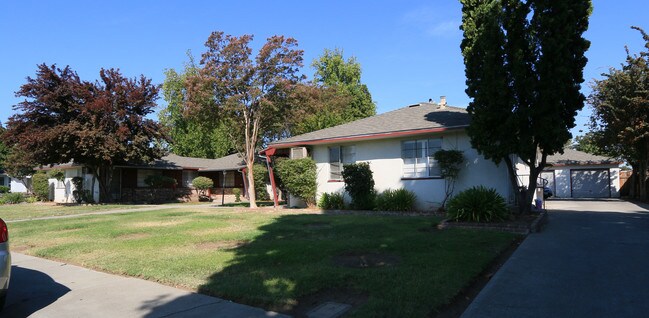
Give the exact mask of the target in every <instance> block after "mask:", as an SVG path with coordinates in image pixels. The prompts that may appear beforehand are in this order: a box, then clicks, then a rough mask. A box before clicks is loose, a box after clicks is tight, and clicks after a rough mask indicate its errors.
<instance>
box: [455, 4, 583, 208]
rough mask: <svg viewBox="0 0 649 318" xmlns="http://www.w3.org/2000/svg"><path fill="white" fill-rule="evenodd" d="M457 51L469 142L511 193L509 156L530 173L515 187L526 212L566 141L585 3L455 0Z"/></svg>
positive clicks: (575, 102)
mask: <svg viewBox="0 0 649 318" xmlns="http://www.w3.org/2000/svg"><path fill="white" fill-rule="evenodd" d="M461 2H462V5H463V7H462V26H461V29H462V30H463V32H464V39H463V40H462V44H461V48H462V54H463V56H464V64H465V73H466V77H467V81H466V83H467V89H466V93H467V95H468V96H469V97H470V98H472V101H471V102H470V104H469V106H468V108H467V110H468V112H469V114H470V115H471V124H470V126H469V128H468V134H469V136H470V137H471V144H472V146H473V147H474V148H476V149H477V150H478V152H480V154H482V155H483V156H484V157H485V158H487V159H491V160H493V161H494V162H495V163H496V164H499V163H500V162H503V161H504V162H505V164H506V165H507V168H508V170H509V176H510V182H511V184H512V186H513V187H514V189H517V190H518V181H517V174H516V169H515V162H514V159H513V156H515V157H517V158H520V160H521V161H522V162H523V163H525V164H526V165H527V166H528V167H529V168H530V177H529V183H528V185H527V187H523V188H522V189H520V191H518V192H519V194H520V197H519V207H520V212H529V210H530V204H529V203H530V202H531V200H532V196H533V191H528V190H527V189H530V190H532V189H534V188H536V181H537V178H538V175H539V173H540V172H541V170H543V168H544V167H545V166H546V159H547V156H548V155H551V154H554V153H557V152H562V151H563V146H564V144H565V143H566V142H567V141H568V140H569V139H570V138H571V134H570V131H569V130H570V129H571V128H573V127H574V126H575V116H576V114H577V111H578V110H580V109H581V108H583V104H584V99H585V98H584V96H583V95H582V94H581V93H580V91H579V90H580V88H581V83H582V82H583V81H584V79H583V68H584V66H585V65H586V61H587V59H586V57H585V56H584V53H585V51H586V50H587V49H588V47H589V46H590V42H589V41H587V40H586V39H584V38H583V36H582V35H583V33H584V32H585V31H586V29H587V28H588V16H589V15H590V12H591V3H590V1H589V0H577V1H552V0H535V1H531V0H530V1H521V0H462V1H461Z"/></svg>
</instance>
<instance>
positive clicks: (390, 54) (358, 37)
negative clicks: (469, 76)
mask: <svg viewBox="0 0 649 318" xmlns="http://www.w3.org/2000/svg"><path fill="white" fill-rule="evenodd" d="M593 2H594V12H593V15H592V17H591V20H590V29H589V31H588V32H587V34H586V37H587V38H588V39H589V40H590V41H591V42H592V44H591V48H590V50H589V52H588V53H587V56H588V58H589V62H588V65H587V66H586V69H585V71H584V75H585V78H586V79H587V81H588V82H589V81H591V80H592V79H593V78H599V75H600V74H601V73H602V72H605V71H606V70H607V69H608V68H609V67H612V66H613V67H617V66H619V65H620V63H621V62H623V61H624V57H625V51H624V46H625V45H628V46H629V48H630V49H631V51H632V52H638V51H639V50H641V49H642V48H643V45H644V44H643V41H642V38H641V36H640V34H639V33H638V32H637V31H634V30H631V29H630V28H629V27H630V26H631V25H637V26H640V27H643V28H645V29H647V30H648V31H649V20H647V19H646V12H649V10H648V9H649V1H646V0H617V1H610V0H595V1H593ZM460 20H461V6H460V4H459V1H454V0H438V1H391V2H388V1H327V2H326V3H325V2H312V1H267V0H266V1H188V0H186V1H101V2H100V1H18V0H5V1H2V2H1V3H0V44H1V45H0V72H1V76H0V122H4V121H6V119H7V118H8V117H9V116H11V114H12V113H13V110H12V105H14V104H16V103H17V102H18V101H19V99H17V98H15V97H14V92H15V91H16V90H18V88H19V87H20V85H22V84H23V83H24V82H25V78H26V77H27V76H33V75H34V72H35V70H36V65H37V64H40V63H43V62H44V63H47V64H52V63H56V64H58V65H60V66H65V65H70V66H71V67H72V68H73V69H74V70H76V71H77V72H78V73H79V75H80V76H81V78H82V79H86V80H94V79H96V78H97V77H98V74H99V69H100V68H102V67H105V68H109V67H115V68H120V69H121V70H122V72H123V73H124V74H126V75H127V76H136V75H139V74H144V75H145V76H147V77H149V78H152V79H153V81H154V82H156V83H162V81H163V80H164V70H165V69H167V68H176V69H180V68H182V65H183V62H184V61H186V55H185V53H186V51H187V50H192V52H193V53H194V55H199V54H200V53H202V51H203V43H204V42H205V40H206V39H207V37H208V35H209V34H210V32H212V31H217V30H218V31H224V32H225V33H226V34H232V35H241V34H253V35H255V43H254V44H255V45H256V46H257V47H259V46H261V45H262V43H263V42H264V40H265V39H266V38H267V37H269V36H271V35H275V34H281V35H286V36H291V37H294V38H296V39H297V40H298V41H299V47H300V48H301V49H303V50H304V57H305V67H304V68H303V69H302V72H303V73H304V74H306V75H307V76H309V77H311V75H312V74H313V70H312V69H311V67H310V63H311V61H312V60H313V59H314V58H316V57H317V56H319V55H320V54H321V53H322V51H323V50H324V49H325V48H330V49H331V48H336V47H337V48H341V49H343V50H344V52H345V55H346V56H349V55H354V56H355V57H356V58H357V59H358V61H359V62H360V63H361V65H362V67H363V82H364V83H366V84H367V85H368V87H369V89H370V92H371V93H372V97H373V99H374V100H375V101H376V103H377V106H378V112H380V113H382V112H386V111H389V110H392V109H395V108H398V107H402V106H405V105H408V104H412V103H416V102H419V101H425V100H428V98H433V99H434V100H439V96H440V95H446V96H447V100H448V102H449V104H451V105H455V106H461V107H465V106H466V105H467V104H468V102H469V98H468V97H467V96H466V94H465V93H464V89H465V83H464V82H465V78H464V65H463V63H462V56H461V53H460V48H459V45H460V41H461V38H462V33H461V32H460V31H459V30H458V26H459V25H460ZM583 91H584V93H586V94H588V92H589V91H590V90H589V88H588V85H587V83H586V84H585V85H584V88H583ZM163 104H164V101H162V100H161V102H160V106H161V107H162V105H163ZM589 113H590V112H589V111H588V106H586V107H585V108H584V111H582V112H581V113H580V114H579V116H578V117H577V121H578V127H576V128H575V129H574V130H573V134H579V130H580V129H584V127H583V126H584V124H585V123H586V122H587V120H588V115H589Z"/></svg>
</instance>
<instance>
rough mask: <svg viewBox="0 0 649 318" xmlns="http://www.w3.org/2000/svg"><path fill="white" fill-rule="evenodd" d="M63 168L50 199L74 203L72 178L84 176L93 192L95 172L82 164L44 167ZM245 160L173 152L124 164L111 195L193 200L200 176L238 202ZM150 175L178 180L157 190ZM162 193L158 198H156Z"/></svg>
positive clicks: (130, 199)
mask: <svg viewBox="0 0 649 318" xmlns="http://www.w3.org/2000/svg"><path fill="white" fill-rule="evenodd" d="M55 168H56V169H62V170H63V171H65V178H64V180H62V181H58V180H56V179H49V182H50V199H51V200H52V201H54V202H58V203H72V202H74V196H73V192H74V190H76V189H74V185H73V183H72V178H74V177H77V176H80V177H83V178H84V181H83V188H84V190H86V191H90V188H92V182H93V175H92V174H90V173H88V171H87V169H86V168H84V167H83V166H82V165H79V164H73V163H71V164H64V165H55V166H53V167H48V168H43V169H42V170H51V169H55ZM244 168H245V165H244V163H243V160H241V158H240V157H239V156H238V155H237V154H234V155H229V156H225V157H223V158H219V159H203V158H191V157H182V156H178V155H174V154H170V155H168V156H165V157H163V158H161V159H160V160H156V161H154V162H153V163H151V164H144V165H120V166H116V167H115V169H114V171H113V178H112V181H111V185H110V194H111V196H112V199H113V201H115V202H150V201H151V200H156V199H157V200H158V201H164V200H165V199H166V198H169V197H176V198H181V199H182V198H185V199H189V198H191V197H192V196H193V197H196V193H195V191H193V187H192V184H191V182H192V180H193V179H194V178H196V177H198V176H205V177H208V178H211V179H212V181H213V182H214V188H212V190H211V193H212V195H213V196H218V197H220V195H221V194H222V193H225V195H226V196H225V200H226V201H234V196H233V195H232V189H234V188H239V189H241V190H242V191H241V193H242V196H243V195H245V194H246V189H247V184H246V180H245V178H244V174H243V172H244V171H245V169H244ZM150 175H164V176H168V177H172V178H174V179H176V182H177V185H176V186H175V187H173V188H169V189H159V190H158V191H153V190H152V189H150V188H149V187H148V186H147V185H146V183H145V182H144V180H145V179H146V178H147V177H148V176H150ZM91 192H92V193H93V198H94V200H95V201H98V200H99V185H98V183H97V182H95V184H94V191H91ZM156 196H158V197H156Z"/></svg>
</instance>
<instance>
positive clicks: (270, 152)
mask: <svg viewBox="0 0 649 318" xmlns="http://www.w3.org/2000/svg"><path fill="white" fill-rule="evenodd" d="M264 154H265V155H266V165H267V166H268V176H269V177H270V186H271V188H272V189H273V203H274V207H275V209H277V207H278V206H279V201H278V199H277V187H276V185H275V174H274V173H273V167H271V165H270V162H271V161H270V156H272V155H274V154H275V148H269V149H267V150H266V151H265V152H264Z"/></svg>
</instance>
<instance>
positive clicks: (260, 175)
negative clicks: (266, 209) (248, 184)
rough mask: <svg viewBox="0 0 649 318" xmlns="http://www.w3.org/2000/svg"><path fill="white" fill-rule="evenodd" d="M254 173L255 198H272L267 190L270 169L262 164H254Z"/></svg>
mask: <svg viewBox="0 0 649 318" xmlns="http://www.w3.org/2000/svg"><path fill="white" fill-rule="evenodd" d="M252 171H253V172H252V174H253V177H254V178H255V198H257V200H270V195H268V190H266V183H268V181H269V180H268V169H267V168H266V166H264V165H262V164H254V165H253V166H252Z"/></svg>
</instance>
